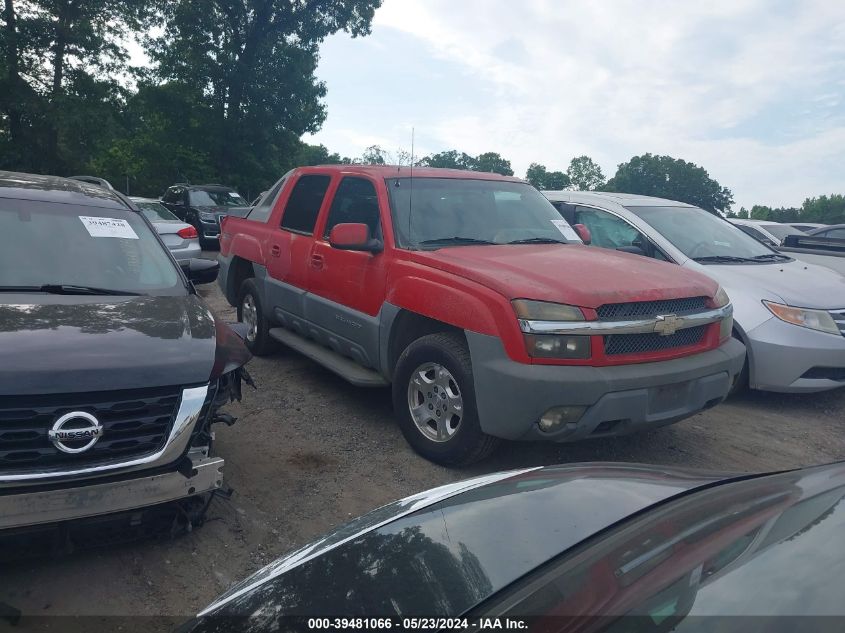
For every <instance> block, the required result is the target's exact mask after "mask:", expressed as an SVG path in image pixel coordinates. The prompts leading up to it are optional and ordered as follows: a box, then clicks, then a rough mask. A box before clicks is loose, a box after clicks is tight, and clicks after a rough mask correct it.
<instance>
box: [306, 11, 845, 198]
mask: <svg viewBox="0 0 845 633" xmlns="http://www.w3.org/2000/svg"><path fill="white" fill-rule="evenodd" d="M388 41H389V42H390V45H386V44H385V42H388ZM353 47H357V48H354V49H353ZM363 47H366V48H363ZM353 50H355V51H356V53H355V54H357V55H359V57H358V60H359V61H360V60H362V59H363V60H366V59H367V57H366V54H370V55H372V56H373V57H372V59H373V63H376V56H378V57H379V58H383V57H384V56H385V55H388V56H389V55H391V52H392V53H393V54H394V55H396V56H397V59H396V60H395V61H394V62H393V63H394V64H395V66H392V68H395V69H396V71H395V72H396V73H397V74H395V75H393V77H395V78H397V81H398V82H399V83H400V85H402V86H404V84H401V81H412V82H413V80H414V79H416V82H415V83H414V84H413V86H412V89H410V90H391V83H392V82H391V77H390V76H388V77H385V76H383V75H382V74H380V73H372V72H367V68H366V64H365V65H364V67H363V68H360V67H359V66H360V64H351V63H350V64H346V65H344V64H343V63H341V60H343V59H345V58H346V56H347V55H349V54H351V53H352V51H353ZM365 51H366V52H367V53H366V54H365ZM323 55H324V63H323V64H322V65H321V67H320V71H319V72H320V74H321V76H322V77H323V78H324V79H325V80H326V81H327V84H328V87H329V97H328V108H329V119H328V121H327V122H326V126H325V128H324V130H323V131H322V132H320V133H319V134H318V135H317V136H316V138H317V140H319V141H321V142H325V143H326V144H327V145H330V146H331V145H332V143H333V142H335V143H338V144H339V145H340V147H331V148H332V149H333V150H335V151H341V153H355V152H360V150H361V149H363V148H362V147H353V146H351V142H352V141H353V139H354V138H355V137H356V136H357V137H360V138H361V139H376V138H378V139H381V141H382V142H381V143H380V144H383V145H385V146H387V147H389V148H390V147H395V146H400V145H401V146H407V144H408V143H407V135H408V134H407V129H408V127H410V125H413V124H416V125H417V129H418V139H419V140H420V141H421V143H420V144H419V145H420V149H421V150H422V151H438V150H441V149H449V148H456V149H459V150H462V151H467V152H469V153H477V152H481V151H487V150H492V151H499V152H501V153H502V154H503V155H504V156H505V157H506V158H509V159H510V160H511V162H512V163H513V165H514V168H515V170H516V171H517V173H518V174H523V173H524V172H525V169H526V168H527V166H528V164H529V163H530V162H533V161H538V162H542V163H545V164H546V165H547V166H549V167H550V168H556V169H559V168H565V166H566V164H567V163H568V161H569V159H570V158H572V157H573V156H577V155H579V154H588V155H590V156H593V157H594V158H595V159H596V160H598V161H599V162H600V164H602V166H603V167H604V169H605V171H606V172H607V173H608V175H612V173H613V172H614V171H615V168H616V164H617V163H619V162H622V161H624V160H627V159H628V158H630V157H631V156H632V155H635V154H641V153H644V152H649V151H650V152H653V153H661V154H669V155H672V156H676V157H680V158H684V159H686V160H691V161H693V162H695V163H698V164H700V165H702V166H704V167H705V168H706V169H708V171H709V172H710V173H711V175H712V176H714V177H715V178H717V179H718V180H719V181H720V182H721V183H722V184H724V185H727V186H729V187H731V188H732V189H733V191H734V194H735V198H736V200H737V203H739V204H744V205H746V206H747V205H750V204H753V203H756V202H765V203H769V204H775V205H781V204H799V203H800V202H801V200H803V198H804V197H806V196H808V195H816V194H820V193H830V192H832V191H834V190H841V189H842V186H843V185H842V180H841V176H840V174H841V168H840V167H839V166H840V165H841V164H842V163H843V159H845V149H843V148H845V144H843V140H844V139H843V137H845V112H843V106H842V104H843V103H845V98H843V96H845V82H843V77H845V3H842V2H828V1H826V0H810V1H802V2H797V1H796V2H792V3H790V2H780V3H777V4H772V3H771V2H768V1H765V0H719V1H716V2H707V3H695V4H693V3H679V2H670V1H668V0H661V1H653V2H649V3H643V2H641V1H639V0H619V1H617V2H613V3H610V2H593V1H592V0H572V1H569V2H567V3H560V2H557V1H555V0H534V1H526V2H519V3H515V2H510V1H509V0H461V2H457V1H455V0H451V1H450V0H387V1H386V2H385V5H384V6H383V7H382V8H381V9H380V10H379V11H378V12H377V13H376V17H375V21H374V25H373V33H372V35H371V36H369V37H368V38H367V39H365V40H360V39H351V38H347V37H345V36H342V37H341V38H339V39H337V40H334V41H332V40H330V41H329V42H328V43H327V45H326V46H325V47H324V52H323ZM403 60H404V61H403ZM378 63H379V64H384V63H386V62H385V61H383V60H380V61H378ZM323 73H325V74H323ZM408 74H413V75H414V76H413V77H410V78H409V77H407V76H406V75H408ZM341 78H343V80H345V81H347V82H349V83H351V84H353V85H354V86H355V90H356V92H355V93H354V94H355V95H357V97H356V102H357V107H356V109H355V110H354V111H352V110H350V109H349V106H348V104H346V103H344V102H343V100H348V99H349V95H350V94H352V93H349V92H346V91H341V92H340V93H339V94H338V93H333V86H334V85H335V83H334V82H335V80H337V81H340V80H341ZM444 85H448V89H444ZM384 100H388V101H390V102H391V103H392V104H393V105H394V108H393V110H394V112H393V113H391V111H390V109H389V108H388V109H384V108H383V102H384ZM380 104H381V105H380ZM368 105H371V106H372V108H376V109H379V114H378V116H376V115H368V114H367V111H368V109H370V108H368ZM421 131H422V134H420V132H421Z"/></svg>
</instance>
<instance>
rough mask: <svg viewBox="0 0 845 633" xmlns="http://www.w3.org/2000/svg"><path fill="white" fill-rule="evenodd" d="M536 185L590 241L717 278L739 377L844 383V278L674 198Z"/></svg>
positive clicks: (793, 387) (778, 386) (765, 385)
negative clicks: (738, 349) (726, 299)
mask: <svg viewBox="0 0 845 633" xmlns="http://www.w3.org/2000/svg"><path fill="white" fill-rule="evenodd" d="M543 193H544V194H545V195H546V197H547V198H548V199H549V200H550V201H551V202H552V204H554V205H555V206H556V207H557V208H558V211H560V213H561V215H563V217H564V218H565V219H566V220H567V221H568V222H569V223H570V224H572V225H583V227H586V229H587V231H588V232H589V234H590V235H589V237H590V240H591V243H592V244H593V245H594V246H598V247H601V248H609V249H614V250H621V251H627V252H629V253H635V254H638V255H644V256H646V257H653V258H655V259H659V260H663V261H667V262H671V263H674V264H678V265H680V266H684V267H685V268H689V269H691V270H696V271H698V272H702V273H704V274H706V275H709V276H710V277H712V278H713V279H715V280H716V281H718V282H719V283H720V284H721V285H722V287H723V288H724V289H725V290H726V291H727V293H728V295H729V296H730V298H731V300H732V302H733V305H734V323H735V330H734V335H735V336H736V337H737V338H739V339H740V340H741V341H742V342H743V343H745V346H746V348H747V350H748V352H747V354H748V356H747V360H746V367H745V369H744V370H743V378H742V380H743V381H745V380H747V383H748V384H749V385H750V386H751V387H752V388H754V389H762V390H767V391H782V392H814V391H825V390H828V389H834V388H836V387H842V386H845V276H843V275H841V274H839V273H837V272H835V271H833V270H831V269H829V268H825V267H823V266H816V265H814V264H809V263H806V262H802V261H797V260H795V259H793V258H791V257H789V256H787V255H784V254H782V253H778V252H777V251H774V250H773V249H771V248H769V247H768V246H766V245H764V244H762V243H760V242H758V241H757V240H755V239H754V238H752V237H750V236H748V235H746V234H745V233H743V232H742V231H741V230H739V228H737V227H736V226H734V225H732V224H731V223H729V222H727V221H726V220H724V219H723V218H721V217H719V216H716V215H714V214H712V213H708V212H707V211H704V210H703V209H699V208H698V207H694V206H692V205H688V204H684V203H682V202H676V201H673V200H664V199H661V198H651V197H647V196H637V195H633V194H625V193H601V192H579V191H545V192H543ZM578 229H579V231H581V232H582V233H583V236H586V234H587V231H584V230H583V228H582V227H578ZM583 236H582V237H583ZM562 272H564V271H562Z"/></svg>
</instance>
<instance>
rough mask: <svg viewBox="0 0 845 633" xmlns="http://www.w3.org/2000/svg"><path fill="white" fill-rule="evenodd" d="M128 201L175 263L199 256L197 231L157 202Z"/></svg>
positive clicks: (138, 199) (146, 200) (145, 200)
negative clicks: (165, 247)
mask: <svg viewBox="0 0 845 633" xmlns="http://www.w3.org/2000/svg"><path fill="white" fill-rule="evenodd" d="M130 200H132V202H134V203H135V206H137V207H138V209H140V211H141V213H143V214H144V215H145V216H146V217H147V219H148V220H149V221H150V222H151V223H152V225H153V228H155V230H156V231H157V232H158V234H159V235H160V236H161V239H162V241H163V242H164V244H165V246H167V248H168V249H170V252H171V253H173V257H175V258H176V261H180V262H181V261H187V260H189V259H191V258H192V257H199V256H200V253H201V250H202V249H200V241H199V237H198V236H197V230H196V229H195V228H194V227H193V226H191V225H190V224H186V223H185V222H182V220H180V219H179V218H177V217H176V216H175V215H173V214H172V213H171V212H170V211H168V210H167V208H165V206H164V205H162V204H161V203H160V202H159V201H158V200H153V199H152V198H130Z"/></svg>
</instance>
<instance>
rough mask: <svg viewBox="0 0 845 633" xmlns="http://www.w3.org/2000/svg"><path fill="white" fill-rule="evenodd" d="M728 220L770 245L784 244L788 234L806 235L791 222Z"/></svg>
mask: <svg viewBox="0 0 845 633" xmlns="http://www.w3.org/2000/svg"><path fill="white" fill-rule="evenodd" d="M728 222H730V223H731V224H734V225H736V226H738V227H739V228H740V230H742V231H743V232H744V233H747V234H748V235H750V236H751V237H753V238H755V239H757V240H759V241H761V242H763V244H766V245H768V246H780V245H781V244H783V241H784V240H785V239H786V236H787V235H806V233H805V232H804V231H802V230H800V229H796V228H795V227H793V226H791V225H789V224H780V223H778V222H769V221H767V220H737V219H735V218H731V219H729V220H728Z"/></svg>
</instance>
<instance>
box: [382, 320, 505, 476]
mask: <svg viewBox="0 0 845 633" xmlns="http://www.w3.org/2000/svg"><path fill="white" fill-rule="evenodd" d="M393 408H394V411H395V412H396V416H397V418H398V421H399V428H400V429H401V431H402V434H403V435H404V436H405V439H406V440H407V441H408V443H409V444H410V445H411V447H412V448H413V449H414V450H415V451H416V452H417V453H419V454H420V455H422V456H423V457H425V458H426V459H428V460H430V461H432V462H435V463H437V464H443V465H446V466H464V465H467V464H472V463H474V462H477V461H479V460H481V459H484V458H485V457H487V456H488V455H489V454H490V453H492V452H493V450H494V449H495V448H496V446H497V445H498V443H499V440H498V439H497V438H495V437H492V436H490V435H487V434H486V433H484V432H483V431H482V430H481V425H480V423H479V420H478V409H477V407H476V402H475V383H474V382H473V376H472V362H471V358H470V354H469V349H468V348H467V344H466V341H465V340H464V338H463V337H462V336H460V335H457V334H452V333H439V334H429V335H427V336H423V337H422V338H419V339H417V340H416V341H414V342H413V343H411V344H410V345H409V346H408V347H407V348H406V349H405V351H403V352H402V354H401V355H400V356H399V360H398V361H397V363H396V370H395V372H394V377H393Z"/></svg>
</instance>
